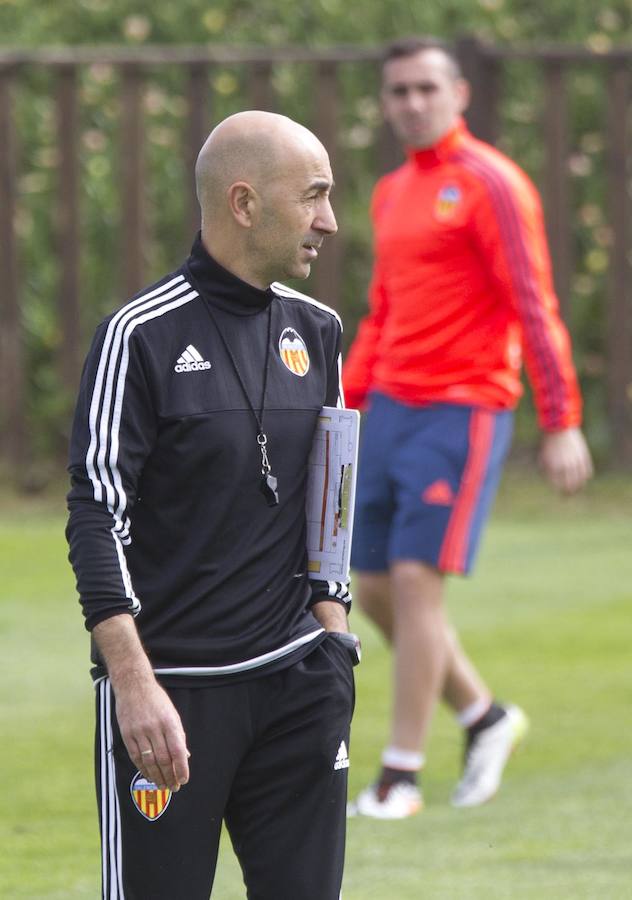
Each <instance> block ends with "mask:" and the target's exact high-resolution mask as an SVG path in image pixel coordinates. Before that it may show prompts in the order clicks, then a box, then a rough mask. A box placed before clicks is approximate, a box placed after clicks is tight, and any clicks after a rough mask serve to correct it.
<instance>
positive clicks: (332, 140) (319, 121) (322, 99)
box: [312, 62, 344, 310]
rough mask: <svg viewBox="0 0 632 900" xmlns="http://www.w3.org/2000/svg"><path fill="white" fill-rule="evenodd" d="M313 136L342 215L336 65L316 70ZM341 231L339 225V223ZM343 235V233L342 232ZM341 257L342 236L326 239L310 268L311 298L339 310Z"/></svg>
mask: <svg viewBox="0 0 632 900" xmlns="http://www.w3.org/2000/svg"><path fill="white" fill-rule="evenodd" d="M316 77H317V81H316V91H315V95H314V101H315V105H316V109H315V116H314V132H315V134H316V135H317V136H318V138H319V139H320V141H321V142H322V143H323V145H324V146H325V148H326V150H327V153H328V154H329V161H330V163H331V169H332V172H333V176H334V180H335V182H336V189H335V191H334V193H333V195H332V203H334V204H335V206H336V207H337V208H338V210H339V216H341V215H342V209H343V204H344V200H343V193H342V186H343V184H344V172H343V169H342V154H341V153H339V150H338V133H339V128H338V114H339V109H338V67H337V66H336V65H335V63H330V62H325V63H320V65H319V66H318V69H317V76H316ZM338 225H339V227H340V222H339V223H338ZM341 232H342V233H344V229H341ZM343 253H344V245H343V238H342V236H341V234H336V235H329V236H326V237H325V240H324V243H323V245H322V248H321V249H320V251H319V259H318V260H317V261H316V264H315V266H314V268H313V273H314V274H313V276H312V279H313V282H314V294H315V295H316V297H317V298H318V299H319V300H321V301H322V302H323V303H326V304H327V305H328V306H332V307H333V308H334V309H337V310H340V305H341V299H342V291H341V288H342V258H343Z"/></svg>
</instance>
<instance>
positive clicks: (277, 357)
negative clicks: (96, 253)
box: [66, 235, 349, 678]
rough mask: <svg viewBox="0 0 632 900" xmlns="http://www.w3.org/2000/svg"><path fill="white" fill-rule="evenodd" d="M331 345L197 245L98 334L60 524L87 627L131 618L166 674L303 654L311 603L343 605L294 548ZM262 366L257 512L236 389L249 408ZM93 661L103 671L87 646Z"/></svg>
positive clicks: (305, 308)
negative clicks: (263, 438) (267, 485)
mask: <svg viewBox="0 0 632 900" xmlns="http://www.w3.org/2000/svg"><path fill="white" fill-rule="evenodd" d="M218 329H221V335H220V333H219V332H218ZM268 336H269V344H268ZM340 338H341V324H340V320H339V318H338V316H337V315H336V314H335V313H334V312H333V311H332V310H330V309H329V308H328V307H326V306H323V305H322V304H320V303H317V302H316V301H314V300H311V299H310V298H309V297H306V296H304V295H303V294H299V293H297V292H296V291H293V290H291V289H290V288H287V287H285V286H283V285H280V284H276V283H275V284H273V285H272V286H271V287H270V288H269V289H268V290H259V289H258V288H255V287H253V286H251V285H249V284H246V283H245V282H243V281H241V280H240V279H239V278H237V277H236V276H234V275H232V274H231V273H230V272H227V271H226V270H225V269H223V268H222V267H221V266H220V265H219V264H218V263H216V262H215V261H214V260H213V259H212V258H211V257H210V256H209V255H208V253H207V252H206V250H205V249H204V246H203V244H202V242H201V239H200V237H199V235H198V238H197V240H196V242H195V244H194V246H193V249H192V251H191V256H190V257H189V259H188V260H187V261H186V263H185V264H184V265H183V266H181V268H179V269H178V270H177V271H176V272H174V273H172V274H171V275H168V276H166V277H165V278H163V279H162V280H161V281H159V282H157V283H156V284H155V285H153V286H152V287H151V288H149V289H147V290H145V291H143V292H142V293H140V294H138V295H137V296H136V297H135V298H134V299H133V300H131V301H130V302H129V303H127V304H126V305H125V306H123V307H122V308H121V309H120V310H119V311H118V312H116V313H115V314H113V315H112V316H110V317H109V318H108V319H106V320H105V321H104V322H103V323H102V324H101V325H100V326H99V328H98V329H97V333H96V336H95V339H94V341H93V344H92V347H91V349H90V351H89V354H88V357H87V360H86V364H85V367H84V372H83V376H82V381H81V388H80V392H79V399H78V403H77V410H76V414H75V420H74V426H73V432H72V440H71V451H70V465H69V471H70V473H71V483H72V487H71V490H70V493H69V495H68V508H69V510H70V518H69V521H68V527H67V531H66V533H67V537H68V541H69V544H70V560H71V562H72V564H73V567H74V569H75V574H76V576H77V586H78V590H79V594H80V600H81V604H82V607H83V612H84V615H85V617H86V627H87V628H88V629H92V628H93V627H94V625H96V624H97V623H98V622H100V621H102V620H103V619H106V618H108V617H110V616H113V615H116V614H119V613H121V612H130V613H132V614H133V615H135V616H136V617H137V618H136V623H137V626H138V630H139V633H140V636H141V640H142V641H143V645H144V647H145V649H146V651H147V653H148V655H149V658H150V660H151V662H152V665H153V667H154V669H155V670H156V671H157V672H159V673H160V672H162V673H163V674H165V675H178V676H182V675H187V674H188V675H194V676H198V677H199V676H202V677H204V676H213V677H214V678H215V677H223V676H230V677H235V676H239V677H244V676H245V675H246V674H247V673H248V672H251V671H259V670H260V669H261V667H262V666H265V667H266V668H267V669H268V668H270V667H276V668H279V667H280V665H281V664H283V665H286V664H289V663H290V662H293V661H295V660H296V659H297V658H298V657H300V656H301V655H305V653H307V652H309V651H310V650H311V649H312V648H313V646H315V644H314V641H316V642H318V640H319V639H320V636H321V635H322V629H321V628H320V626H319V624H318V623H317V621H316V620H315V618H314V616H313V615H312V614H311V612H310V611H309V606H310V604H311V603H312V602H314V600H315V599H326V598H328V599H331V600H338V601H340V602H343V603H348V602H349V594H348V591H347V583H340V582H314V581H310V580H308V578H307V572H306V549H305V544H306V522H305V485H306V474H307V466H306V461H307V458H308V454H309V451H310V447H311V443H312V438H313V434H314V429H315V425H316V420H317V416H318V412H319V410H320V409H321V407H322V406H339V405H342V404H341V389H340ZM231 356H232V360H231ZM266 359H267V361H268V375H267V387H266V393H265V406H264V413H263V429H264V432H265V433H266V435H267V438H268V443H267V451H268V457H269V461H270V465H271V467H272V474H273V475H275V476H276V477H277V479H278V495H279V503H278V505H277V506H272V507H270V506H268V505H267V503H266V500H265V498H264V496H263V494H262V493H261V489H260V483H261V477H262V476H261V452H260V448H259V446H258V444H257V432H258V427H257V422H256V419H255V416H254V414H253V412H252V410H251V408H250V406H249V403H248V399H247V397H246V396H245V392H244V388H245V391H246V392H247V394H248V395H249V397H250V400H251V403H252V405H253V406H254V407H255V409H256V411H257V413H259V410H260V407H261V400H262V388H263V380H264V377H263V376H264V370H265V363H266ZM235 367H236V368H237V372H238V373H239V374H237V372H236V371H235ZM239 376H241V381H242V382H243V386H242V384H240V378H239ZM93 661H94V662H95V663H96V664H97V666H99V668H98V669H97V670H96V671H95V674H96V675H99V674H102V673H103V672H102V670H101V668H100V660H99V659H98V655H97V654H96V650H95V648H94V647H93Z"/></svg>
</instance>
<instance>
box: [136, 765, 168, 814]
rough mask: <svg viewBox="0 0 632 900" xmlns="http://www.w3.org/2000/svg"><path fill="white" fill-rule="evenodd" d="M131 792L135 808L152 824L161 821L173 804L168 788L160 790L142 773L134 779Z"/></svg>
mask: <svg viewBox="0 0 632 900" xmlns="http://www.w3.org/2000/svg"><path fill="white" fill-rule="evenodd" d="M130 791H131V794H132V800H133V801H134V806H135V807H136V809H137V810H138V812H139V813H140V814H141V815H142V816H144V817H145V818H146V819H149V821H150V822H154V821H155V820H156V819H159V818H160V816H161V815H162V814H163V813H164V812H165V810H166V809H167V807H168V806H169V804H170V803H171V791H170V790H168V789H167V788H162V789H161V788H158V787H157V786H156V785H155V784H154V783H153V781H147V779H146V778H145V777H144V776H143V775H141V773H140V772H138V774H137V775H136V776H135V777H134V778H133V779H132V783H131V785H130Z"/></svg>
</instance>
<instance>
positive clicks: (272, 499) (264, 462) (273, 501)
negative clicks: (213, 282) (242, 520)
mask: <svg viewBox="0 0 632 900" xmlns="http://www.w3.org/2000/svg"><path fill="white" fill-rule="evenodd" d="M205 306H206V309H207V311H208V314H209V316H210V317H211V321H212V322H213V325H214V326H215V330H216V331H217V333H218V335H219V337H220V340H221V342H222V344H223V345H224V350H225V351H226V354H227V356H228V358H229V359H230V361H231V364H232V367H233V369H234V371H235V375H236V377H237V381H238V382H239V386H240V387H241V390H242V393H243V395H244V397H245V398H246V403H247V404H248V407H249V409H250V412H251V413H252V415H253V417H254V419H255V422H256V423H257V445H258V447H259V450H260V452H261V482H260V484H259V489H260V491H261V493H262V494H263V496H264V497H265V499H266V503H267V504H268V506H276V505H277V504H278V502H279V495H278V492H277V485H278V482H277V479H276V478H275V476H274V475H273V474H272V467H271V465H270V461H269V459H268V451H267V444H268V438H267V435H266V433H265V431H264V430H263V419H264V415H265V401H266V387H267V384H268V369H269V364H270V337H271V335H272V303H270V305H269V306H268V329H267V338H266V353H265V362H264V369H263V389H262V391H261V404H260V407H259V412H258V413H257V410H256V408H255V405H254V403H253V402H252V400H251V399H250V394H249V393H248V390H247V388H246V384H245V382H244V379H243V377H242V374H241V372H240V371H239V366H238V365H237V360H236V359H235V356H234V354H233V351H232V350H231V348H230V345H229V343H228V341H227V340H226V337H225V336H224V334H223V332H222V330H221V328H220V327H219V325H218V324H217V319H216V318H215V315H214V314H213V310H212V309H211V307H210V306H209V304H208V303H207V304H205Z"/></svg>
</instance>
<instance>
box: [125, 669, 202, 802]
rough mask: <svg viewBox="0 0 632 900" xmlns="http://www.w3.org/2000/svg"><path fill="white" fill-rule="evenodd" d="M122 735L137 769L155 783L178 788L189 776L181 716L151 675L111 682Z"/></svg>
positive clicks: (171, 788) (175, 789)
mask: <svg viewBox="0 0 632 900" xmlns="http://www.w3.org/2000/svg"><path fill="white" fill-rule="evenodd" d="M112 687H113V689H114V694H115V697H116V718H117V719H118V724H119V729H120V732H121V737H122V738H123V742H124V744H125V746H126V748H127V752H128V753H129V755H130V759H131V760H132V762H133V763H134V765H135V766H137V768H138V770H139V771H140V772H142V774H143V775H144V776H145V778H147V779H148V780H149V781H153V782H154V784H156V785H157V786H158V787H160V788H163V787H167V788H169V790H171V791H179V790H180V787H181V785H183V784H186V783H187V781H188V780H189V762H188V760H189V755H190V754H189V751H188V750H187V745H186V737H185V734H184V729H183V727H182V722H181V721H180V716H179V715H178V712H177V710H176V708H175V706H174V705H173V703H172V702H171V700H170V698H169V696H168V694H167V693H166V691H165V690H164V689H163V688H161V687H160V685H159V684H158V682H157V681H156V680H155V678H154V677H153V674H152V676H151V680H150V679H147V680H146V681H145V682H143V683H140V684H139V683H138V681H136V683H133V682H130V683H126V684H120V683H119V684H118V686H117V687H115V685H114V682H112Z"/></svg>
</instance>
